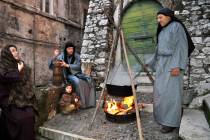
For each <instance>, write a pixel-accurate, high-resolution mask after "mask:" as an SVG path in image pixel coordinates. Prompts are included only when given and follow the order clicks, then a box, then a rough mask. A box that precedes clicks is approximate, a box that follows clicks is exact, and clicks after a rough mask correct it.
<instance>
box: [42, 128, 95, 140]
mask: <svg viewBox="0 0 210 140" xmlns="http://www.w3.org/2000/svg"><path fill="white" fill-rule="evenodd" d="M39 133H40V134H41V135H42V136H44V137H46V138H47V139H51V140H96V139H93V138H88V137H85V136H81V135H76V134H74V133H70V132H65V131H60V130H57V129H52V128H48V127H40V128H39ZM40 138H41V137H40ZM39 140H41V139H39Z"/></svg>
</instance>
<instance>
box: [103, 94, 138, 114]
mask: <svg viewBox="0 0 210 140" xmlns="http://www.w3.org/2000/svg"><path fill="white" fill-rule="evenodd" d="M133 109H134V97H133V96H128V97H124V98H123V99H122V100H121V101H116V100H115V99H113V98H111V99H110V100H109V101H106V105H105V111H106V112H107V113H109V114H112V115H125V114H128V113H129V112H130V111H132V110H133Z"/></svg>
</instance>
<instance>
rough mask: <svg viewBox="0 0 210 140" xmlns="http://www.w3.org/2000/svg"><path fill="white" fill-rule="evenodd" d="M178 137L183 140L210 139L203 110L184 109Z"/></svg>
mask: <svg viewBox="0 0 210 140" xmlns="http://www.w3.org/2000/svg"><path fill="white" fill-rule="evenodd" d="M179 137H180V138H181V139H183V140H210V128H209V125H208V123H207V121H206V118H205V116H204V113H203V111H201V110H195V109H185V110H184V114H183V117H182V121H181V126H180V130H179Z"/></svg>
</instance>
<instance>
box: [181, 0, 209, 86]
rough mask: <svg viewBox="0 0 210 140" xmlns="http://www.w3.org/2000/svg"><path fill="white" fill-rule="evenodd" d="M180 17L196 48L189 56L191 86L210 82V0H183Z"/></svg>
mask: <svg viewBox="0 0 210 140" xmlns="http://www.w3.org/2000/svg"><path fill="white" fill-rule="evenodd" d="M182 4H183V7H184V9H183V10H180V11H179V12H180V17H181V18H182V20H183V21H185V22H184V24H185V25H186V26H187V28H188V31H189V32H190V34H191V37H192V40H193V42H194V43H195V46H196V49H195V51H194V52H193V54H192V56H191V62H190V63H191V77H190V79H191V84H192V85H191V86H193V87H196V86H197V85H198V84H199V83H200V82H201V81H203V82H205V83H206V82H208V83H209V82H210V0H183V1H182Z"/></svg>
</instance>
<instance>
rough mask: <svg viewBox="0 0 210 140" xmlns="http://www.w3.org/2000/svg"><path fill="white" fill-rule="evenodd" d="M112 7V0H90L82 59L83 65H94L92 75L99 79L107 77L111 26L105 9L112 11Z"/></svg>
mask: <svg viewBox="0 0 210 140" xmlns="http://www.w3.org/2000/svg"><path fill="white" fill-rule="evenodd" d="M111 8H112V3H111V2H110V0H90V3H89V9H88V15H87V19H86V24H85V30H84V37H83V43H82V49H81V59H82V63H83V66H84V64H88V63H90V64H91V65H93V67H92V68H93V69H92V73H91V76H92V77H94V78H97V80H98V81H103V78H104V77H105V70H106V64H107V62H108V60H107V58H108V53H109V51H110V45H109V43H110V42H109V37H110V36H109V34H110V27H109V20H108V17H107V16H106V14H105V9H107V10H108V11H111ZM111 16H112V15H111ZM83 69H85V68H83Z"/></svg>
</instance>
